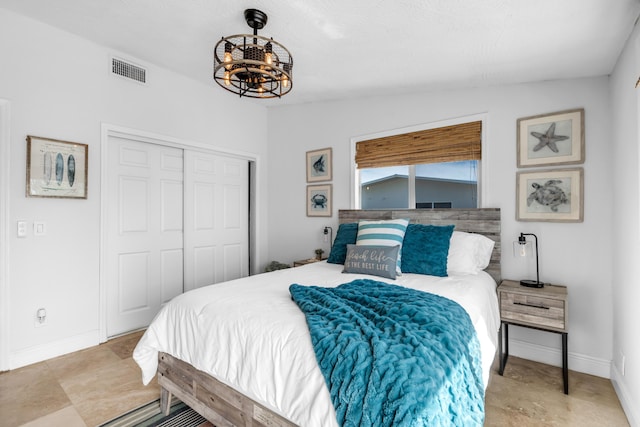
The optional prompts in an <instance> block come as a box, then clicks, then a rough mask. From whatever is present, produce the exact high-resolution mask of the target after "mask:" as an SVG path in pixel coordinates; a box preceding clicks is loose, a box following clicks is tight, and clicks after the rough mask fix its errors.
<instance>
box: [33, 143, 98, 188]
mask: <svg viewBox="0 0 640 427" xmlns="http://www.w3.org/2000/svg"><path fill="white" fill-rule="evenodd" d="M88 158H89V146H88V145H87V144H80V143H76V142H67V141H60V140H57V139H50V138H41V137H38V136H31V135H28V136H27V185H26V195H27V197H57V198H69V199H86V198H87V172H88Z"/></svg>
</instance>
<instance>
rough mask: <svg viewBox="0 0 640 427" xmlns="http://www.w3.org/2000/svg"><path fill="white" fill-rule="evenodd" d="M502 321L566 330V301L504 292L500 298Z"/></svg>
mask: <svg viewBox="0 0 640 427" xmlns="http://www.w3.org/2000/svg"><path fill="white" fill-rule="evenodd" d="M500 313H501V315H502V320H506V321H509V320H513V321H516V322H526V323H530V324H535V325H539V326H541V327H544V326H546V327H550V328H556V329H563V330H564V329H565V324H564V321H565V306H564V300H559V299H553V298H545V297H541V296H536V295H524V294H520V293H512V292H502V293H501V297H500Z"/></svg>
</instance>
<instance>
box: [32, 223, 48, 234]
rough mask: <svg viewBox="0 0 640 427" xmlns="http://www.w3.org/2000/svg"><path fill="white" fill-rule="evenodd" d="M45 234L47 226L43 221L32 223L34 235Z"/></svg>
mask: <svg viewBox="0 0 640 427" xmlns="http://www.w3.org/2000/svg"><path fill="white" fill-rule="evenodd" d="M45 234H47V227H46V225H45V223H44V222H34V223H33V235H34V236H44V235H45Z"/></svg>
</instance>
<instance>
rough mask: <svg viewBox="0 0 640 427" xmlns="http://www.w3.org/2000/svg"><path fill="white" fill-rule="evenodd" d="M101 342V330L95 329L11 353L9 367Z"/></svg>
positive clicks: (30, 362) (29, 363)
mask: <svg viewBox="0 0 640 427" xmlns="http://www.w3.org/2000/svg"><path fill="white" fill-rule="evenodd" d="M99 343H100V341H99V331H98V330H95V331H91V332H87V333H84V334H81V335H76V336H73V337H70V338H66V339H63V340H59V341H54V342H51V343H47V344H42V345H37V346H34V347H29V348H26V349H24V350H19V351H16V352H13V353H11V354H10V355H9V369H17V368H21V367H23V366H27V365H31V364H34V363H38V362H42V361H44V360H47V359H51V358H53V357H58V356H62V355H64V354H68V353H73V352H74V351H78V350H83V349H85V348H88V347H93V346H95V345H98V344H99Z"/></svg>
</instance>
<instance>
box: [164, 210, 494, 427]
mask: <svg viewBox="0 0 640 427" xmlns="http://www.w3.org/2000/svg"><path fill="white" fill-rule="evenodd" d="M338 216H339V220H340V223H341V224H343V223H348V222H357V221H358V220H360V219H373V220H377V219H396V218H409V219H410V221H411V222H412V223H418V224H432V225H447V224H454V225H455V230H458V231H466V232H470V233H479V234H483V235H485V236H487V237H489V238H491V239H492V240H494V241H495V242H496V244H495V246H494V250H493V254H492V257H491V262H490V264H489V266H488V267H487V269H486V271H487V272H488V273H489V274H490V275H491V276H492V277H493V278H494V279H495V280H496V283H500V277H501V275H500V254H501V245H500V209H403V210H366V211H363V210H340V211H339V214H338ZM158 383H159V384H160V387H161V391H160V405H161V408H162V411H163V412H164V413H165V414H168V413H169V408H170V407H171V399H172V396H175V397H177V398H178V399H180V400H182V401H183V402H184V403H186V404H187V405H189V406H190V407H191V408H193V409H194V410H195V411H196V412H198V413H199V414H200V415H202V416H203V417H204V418H206V419H207V420H209V421H210V422H211V423H213V424H214V425H215V426H217V427H231V426H245V427H292V426H295V425H296V424H295V423H292V422H291V421H288V420H287V419H286V418H284V417H282V416H281V415H279V414H277V413H275V412H273V411H271V410H270V409H268V408H267V407H265V406H263V405H262V404H260V403H258V402H256V401H254V400H252V399H250V398H249V397H247V396H245V395H244V394H242V393H240V392H238V391H237V390H235V389H233V388H232V387H230V386H228V385H226V384H224V383H223V382H221V381H219V380H217V379H216V378H213V377H212V376H210V375H209V374H206V373H204V372H202V371H198V370H197V369H195V368H194V367H192V366H191V365H189V364H187V363H185V362H183V361H181V360H179V359H177V358H175V357H173V356H171V355H169V354H166V353H160V354H159V357H158Z"/></svg>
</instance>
